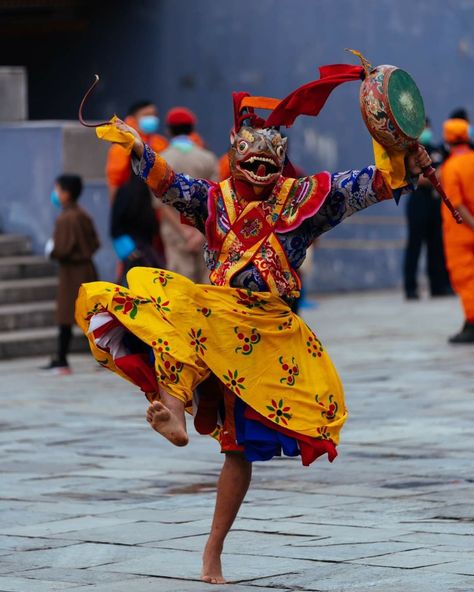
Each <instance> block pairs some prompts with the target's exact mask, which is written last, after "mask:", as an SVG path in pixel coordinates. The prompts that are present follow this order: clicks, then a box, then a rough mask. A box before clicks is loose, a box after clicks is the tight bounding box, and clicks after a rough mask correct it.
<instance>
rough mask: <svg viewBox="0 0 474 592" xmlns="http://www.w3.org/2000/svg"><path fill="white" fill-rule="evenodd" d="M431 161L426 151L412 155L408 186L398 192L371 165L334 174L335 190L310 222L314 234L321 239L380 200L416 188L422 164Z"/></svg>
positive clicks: (407, 165) (332, 185) (408, 165)
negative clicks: (335, 227)
mask: <svg viewBox="0 0 474 592" xmlns="http://www.w3.org/2000/svg"><path fill="white" fill-rule="evenodd" d="M430 163H431V160H430V158H429V156H428V155H427V153H426V151H425V150H424V149H422V151H421V152H416V153H413V154H410V155H409V156H408V157H407V160H406V168H407V175H408V179H409V181H407V185H406V186H405V187H403V188H401V189H398V190H396V191H394V190H392V189H391V188H390V186H389V185H388V184H387V182H386V181H385V179H384V177H383V175H382V173H381V172H380V171H379V170H377V168H376V167H375V166H368V167H365V168H364V169H361V170H360V171H356V170H354V171H344V172H342V173H333V174H332V175H331V190H330V193H329V195H328V197H327V198H326V200H325V202H324V204H323V205H322V207H321V209H320V210H319V211H318V213H317V214H315V215H314V216H313V217H312V218H310V219H309V221H308V223H309V224H310V227H311V235H312V237H313V238H317V237H318V236H320V235H321V234H323V233H324V232H327V231H328V230H330V229H331V228H334V226H337V225H338V224H340V223H341V222H342V221H343V220H345V219H346V218H348V217H349V216H352V214H354V213H355V212H359V211H361V210H364V209H365V208H368V207H369V206H371V205H374V204H376V203H378V202H380V201H384V200H387V199H392V198H393V197H395V195H397V194H398V196H399V195H400V194H403V193H407V192H410V191H412V190H413V181H414V182H417V180H418V176H419V174H420V173H421V167H425V166H428V165H429V164H430Z"/></svg>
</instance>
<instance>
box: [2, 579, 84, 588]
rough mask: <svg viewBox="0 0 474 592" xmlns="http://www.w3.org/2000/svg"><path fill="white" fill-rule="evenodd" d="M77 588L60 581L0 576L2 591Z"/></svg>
mask: <svg viewBox="0 0 474 592" xmlns="http://www.w3.org/2000/svg"><path fill="white" fill-rule="evenodd" d="M70 588H76V589H77V586H76V585H75V584H72V583H70V582H60V581H44V580H31V579H27V578H21V577H16V576H2V577H0V592H56V591H57V592H61V591H62V590H66V589H70Z"/></svg>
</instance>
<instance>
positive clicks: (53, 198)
mask: <svg viewBox="0 0 474 592" xmlns="http://www.w3.org/2000/svg"><path fill="white" fill-rule="evenodd" d="M49 199H50V200H51V204H52V205H53V206H54V207H55V208H57V209H58V210H59V209H61V205H62V204H61V200H60V199H59V195H58V192H57V191H56V189H53V190H52V191H51V193H50V195H49Z"/></svg>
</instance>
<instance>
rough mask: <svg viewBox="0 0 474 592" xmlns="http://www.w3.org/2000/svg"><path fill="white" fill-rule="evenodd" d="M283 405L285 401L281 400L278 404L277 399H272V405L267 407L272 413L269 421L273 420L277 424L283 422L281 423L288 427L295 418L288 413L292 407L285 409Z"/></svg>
mask: <svg viewBox="0 0 474 592" xmlns="http://www.w3.org/2000/svg"><path fill="white" fill-rule="evenodd" d="M283 405H284V403H283V399H280V400H279V401H278V404H277V402H276V401H275V399H272V404H271V405H267V406H266V407H267V409H268V411H270V413H269V415H268V416H267V417H268V419H272V420H273V421H274V422H275V423H280V421H281V423H282V424H283V425H285V426H286V425H288V421H289V420H290V419H291V418H292V417H293V416H292V415H291V413H288V412H289V411H290V410H291V407H284V406H283Z"/></svg>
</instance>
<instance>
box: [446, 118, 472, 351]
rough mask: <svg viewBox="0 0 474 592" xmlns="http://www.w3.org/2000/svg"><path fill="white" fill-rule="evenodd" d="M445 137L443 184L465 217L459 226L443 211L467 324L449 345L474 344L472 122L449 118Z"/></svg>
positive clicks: (452, 273) (455, 285) (456, 287)
mask: <svg viewBox="0 0 474 592" xmlns="http://www.w3.org/2000/svg"><path fill="white" fill-rule="evenodd" d="M443 137H444V141H445V142H446V144H448V146H449V148H450V156H449V158H448V159H447V161H446V162H445V164H444V165H443V168H442V171H441V181H442V184H443V188H444V190H445V191H446V194H447V195H448V196H449V198H450V199H451V201H452V203H453V205H454V207H456V208H457V209H458V210H459V212H460V214H461V216H462V218H463V222H464V223H463V224H460V225H458V224H457V223H456V221H455V220H454V218H453V217H452V216H451V214H450V212H449V211H448V210H447V208H443V235H444V249H445V253H446V263H447V267H448V271H449V275H450V278H451V284H452V286H453V288H454V290H455V292H456V293H457V294H458V296H459V298H460V299H461V303H462V306H463V310H464V317H465V322H464V326H463V327H462V329H461V331H460V332H459V333H457V334H456V335H454V336H453V337H451V338H450V339H449V341H450V343H474V190H473V187H474V150H473V149H472V148H471V147H470V145H469V122H468V121H466V120H464V119H448V120H447V121H446V122H445V123H444V128H443Z"/></svg>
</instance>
